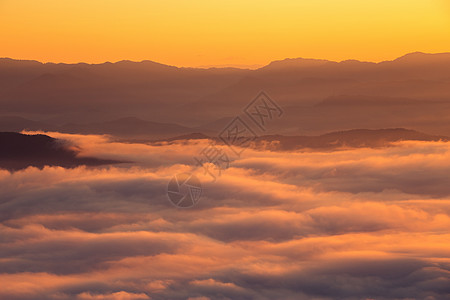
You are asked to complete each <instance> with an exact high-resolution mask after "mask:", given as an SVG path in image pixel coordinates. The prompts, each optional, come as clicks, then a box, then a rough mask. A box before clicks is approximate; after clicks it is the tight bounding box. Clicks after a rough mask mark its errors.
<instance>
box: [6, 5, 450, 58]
mask: <svg viewBox="0 0 450 300" xmlns="http://www.w3.org/2000/svg"><path fill="white" fill-rule="evenodd" d="M414 51H422V52H449V51H450V0H364V1H362V0H339V1H337V0H309V1H304V0H259V1H257V0H249V1H244V0H227V1H218V0H159V1H154V0H127V1H125V0H122V1H119V0H64V1H61V0H40V1H35V0H0V57H11V58H18V59H36V60H39V61H45V62H47V61H52V62H81V61H82V62H89V63H98V62H105V61H118V60H123V59H129V60H136V61H139V60H144V59H148V60H153V61H157V62H161V63H166V64H171V65H176V66H205V65H263V64H267V63H268V62H270V61H273V60H276V59H283V58H287V57H310V58H325V59H330V60H344V59H349V58H353V59H360V60H369V61H380V60H385V59H393V58H395V57H398V56H401V55H403V54H405V53H408V52H414Z"/></svg>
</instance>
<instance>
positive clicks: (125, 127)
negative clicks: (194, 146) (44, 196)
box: [0, 116, 213, 139]
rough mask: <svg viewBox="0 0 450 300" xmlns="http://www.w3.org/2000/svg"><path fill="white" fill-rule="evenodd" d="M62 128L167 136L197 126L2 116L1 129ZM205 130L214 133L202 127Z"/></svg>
mask: <svg viewBox="0 0 450 300" xmlns="http://www.w3.org/2000/svg"><path fill="white" fill-rule="evenodd" d="M23 130H30V131H58V132H63V133H81V134H108V135H112V136H116V137H119V138H134V139H139V138H147V139H148V138H153V139H154V138H163V137H169V136H174V135H180V134H185V133H190V132H192V131H193V130H194V129H193V128H189V127H186V126H181V125H178V124H170V123H158V122H151V121H145V120H141V119H139V118H135V117H126V118H120V119H116V120H112V121H105V122H92V123H85V124H79V123H67V124H63V125H51V124H49V123H47V122H39V121H32V120H29V119H25V118H22V117H18V116H0V131H15V132H20V131H23ZM202 131H203V132H205V133H209V134H210V133H213V131H211V130H208V128H207V127H205V126H204V127H202Z"/></svg>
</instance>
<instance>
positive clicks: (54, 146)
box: [0, 132, 119, 171]
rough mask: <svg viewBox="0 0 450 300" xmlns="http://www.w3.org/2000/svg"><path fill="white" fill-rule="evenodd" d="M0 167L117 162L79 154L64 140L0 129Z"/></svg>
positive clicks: (18, 167)
mask: <svg viewBox="0 0 450 300" xmlns="http://www.w3.org/2000/svg"><path fill="white" fill-rule="evenodd" d="M0 145H2V147H0V168H3V169H7V170H10V171H16V170H20V169H25V168H27V167H29V166H34V167H38V168H43V167H45V166H61V167H65V168H72V167H76V166H80V165H89V166H98V165H104V164H112V163H119V162H118V161H113V160H102V159H98V158H93V157H79V156H78V154H79V150H78V148H77V147H76V146H74V145H71V144H70V143H68V142H67V141H64V140H59V139H55V138H52V137H50V136H47V135H43V134H35V135H28V134H22V133H17V132H0Z"/></svg>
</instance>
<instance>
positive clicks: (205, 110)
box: [0, 52, 450, 138]
mask: <svg viewBox="0 0 450 300" xmlns="http://www.w3.org/2000/svg"><path fill="white" fill-rule="evenodd" d="M449 87H450V53H440V54H426V53H419V52H417V53H411V54H407V55H405V56H402V57H400V58H397V59H395V60H392V61H385V62H380V63H372V62H360V61H356V60H346V61H342V62H333V61H327V60H316V59H303V58H293V59H285V60H280V61H275V62H272V63H270V64H268V65H267V66H264V67H262V68H259V69H256V70H249V69H238V68H210V69H196V68H177V67H174V66H167V65H163V64H159V63H155V62H151V61H143V62H131V61H121V62H117V63H104V64H84V63H80V64H52V63H46V64H42V63H39V62H35V61H19V60H13V59H6V58H3V59H0V115H9V116H19V117H22V118H26V119H31V120H45V121H44V122H43V123H48V124H47V128H48V127H50V128H62V129H61V130H65V131H67V132H74V133H76V132H80V133H81V132H89V133H109V134H119V135H120V136H121V137H124V135H128V134H130V133H133V132H135V138H148V137H150V135H153V134H155V133H156V132H158V130H159V131H160V133H161V134H160V136H159V138H164V137H168V136H174V135H182V134H187V133H189V132H192V131H189V130H185V129H184V128H181V127H186V128H198V130H196V131H199V132H202V133H206V132H204V130H210V129H211V130H216V129H217V127H218V125H219V124H221V121H220V120H224V119H227V118H228V119H229V118H232V117H234V116H236V115H238V114H240V113H241V112H242V109H243V108H244V107H245V106H246V105H247V104H248V103H249V102H250V101H251V100H253V98H254V97H255V96H256V95H257V94H258V92H259V91H261V90H265V91H266V92H267V93H268V94H269V95H270V96H271V97H272V98H273V99H274V100H276V101H277V102H278V103H279V104H280V106H282V107H283V108H284V111H285V114H284V115H283V118H282V119H280V120H277V121H276V122H271V124H270V128H269V129H268V130H269V131H268V132H267V133H271V134H272V133H280V134H283V135H304V134H314V135H318V134H322V133H325V132H330V131H336V130H349V129H353V128H372V129H376V128H410V129H414V130H417V131H423V132H429V133H432V134H437V135H450V88H449ZM400 99H403V100H400ZM129 116H133V117H135V118H137V119H140V120H151V121H152V122H155V123H161V124H166V125H167V124H179V125H178V126H179V127H177V126H175V125H168V126H164V125H161V126H160V125H158V124H150V123H147V124H144V123H140V122H138V121H132V120H131V121H130V120H128V121H127V120H121V119H123V118H126V117H129ZM111 120H121V121H111ZM147 122H149V121H147ZM205 124H206V125H205ZM0 125H1V124H0ZM209 125H211V128H210V127H209ZM27 126H31V127H42V126H43V124H31V123H29V124H28V125H27ZM219 127H220V126H219ZM13 128H17V127H13ZM55 130H57V129H55ZM132 137H133V136H130V138H132ZM154 138H158V136H154Z"/></svg>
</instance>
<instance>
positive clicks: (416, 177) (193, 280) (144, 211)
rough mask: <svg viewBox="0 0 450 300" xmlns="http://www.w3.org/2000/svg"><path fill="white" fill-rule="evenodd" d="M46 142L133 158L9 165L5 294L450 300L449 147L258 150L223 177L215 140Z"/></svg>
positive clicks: (0, 217) (0, 221) (0, 199)
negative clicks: (181, 181) (193, 193)
mask: <svg viewBox="0 0 450 300" xmlns="http://www.w3.org/2000/svg"><path fill="white" fill-rule="evenodd" d="M47 134H49V135H51V136H53V137H57V138H64V139H68V140H71V141H73V142H74V143H75V144H77V145H79V146H80V148H81V149H82V152H81V155H86V156H95V157H100V158H107V159H115V160H121V161H128V162H130V163H123V164H117V165H113V166H103V167H98V168H93V167H78V168H73V169H64V168H61V167H46V168H44V169H42V170H40V169H37V168H33V167H29V168H27V169H25V170H22V171H18V172H14V173H11V172H8V171H6V170H0V191H1V193H0V299H9V300H15V299H33V300H39V299H80V300H84V299H117V300H119V299H122V300H124V299H445V298H446V297H450V242H449V241H450V205H449V204H450V183H449V182H450V172H449V171H450V143H445V142H400V143H397V144H396V145H395V146H394V147H387V148H378V149H369V148H361V149H347V150H340V151H327V152H324V151H296V152H270V151H257V150H252V149H246V150H245V152H243V154H242V155H241V157H240V158H234V159H233V161H232V163H231V166H230V168H228V169H227V170H224V171H223V172H222V175H221V176H220V177H218V178H217V180H216V181H213V180H212V178H211V177H210V176H209V175H208V174H205V172H203V169H202V168H196V167H195V161H194V159H193V157H195V156H197V155H198V153H199V152H200V151H201V150H202V149H204V148H205V147H206V146H207V145H208V141H206V140H197V141H182V142H175V143H162V144H159V145H151V144H143V143H131V142H120V141H114V140H112V139H110V138H108V137H106V136H94V135H89V136H87V135H68V134H60V133H47ZM184 172H194V173H195V174H196V175H197V176H198V177H199V179H200V180H201V181H202V185H203V194H202V197H201V199H200V201H199V203H198V205H196V206H195V207H193V208H190V209H177V208H175V207H174V206H173V205H172V204H171V203H170V202H169V201H168V198H167V183H168V182H169V180H170V179H171V178H172V177H173V176H174V175H176V174H179V173H184Z"/></svg>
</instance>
